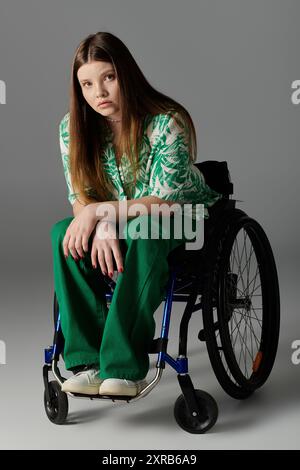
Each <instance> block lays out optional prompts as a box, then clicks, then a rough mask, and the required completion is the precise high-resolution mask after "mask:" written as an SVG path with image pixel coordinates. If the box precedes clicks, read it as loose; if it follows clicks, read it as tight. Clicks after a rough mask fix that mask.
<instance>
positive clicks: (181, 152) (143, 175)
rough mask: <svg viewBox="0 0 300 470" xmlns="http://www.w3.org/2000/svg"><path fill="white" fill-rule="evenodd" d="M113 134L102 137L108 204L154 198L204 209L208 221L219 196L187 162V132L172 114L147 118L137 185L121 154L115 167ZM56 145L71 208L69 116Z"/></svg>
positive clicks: (72, 196)
mask: <svg viewBox="0 0 300 470" xmlns="http://www.w3.org/2000/svg"><path fill="white" fill-rule="evenodd" d="M112 138H113V134H112V132H111V131H108V132H107V134H106V136H105V145H106V147H105V151H104V155H103V156H102V157H101V158H103V169H104V171H105V172H106V174H107V175H108V177H109V178H110V179H111V181H112V182H113V186H114V188H115V189H114V193H113V194H112V195H111V200H122V199H138V198H141V197H144V196H150V195H153V196H157V197H159V198H162V199H165V200H171V201H174V202H180V203H192V204H197V203H198V204H200V203H202V204H203V205H204V213H202V217H203V215H204V217H205V218H208V217H209V214H208V211H207V207H210V206H212V205H213V204H214V203H215V202H216V201H217V200H218V199H220V198H221V194H219V193H217V192H216V191H214V190H213V189H211V188H210V187H209V186H208V185H207V184H206V183H205V179H204V176H203V174H202V173H201V171H200V170H199V169H198V168H197V167H196V166H195V165H193V163H192V162H190V161H189V150H188V142H187V139H186V131H185V130H184V129H183V128H181V127H179V126H178V125H177V124H176V121H175V119H174V117H173V116H171V114H169V113H166V114H157V115H155V116H153V115H147V116H146V119H145V124H144V134H143V141H142V142H143V143H142V150H141V152H140V162H141V164H140V169H139V170H138V173H137V181H136V185H135V186H134V185H133V173H132V171H131V166H130V162H129V160H128V158H127V157H126V154H123V156H122V158H121V161H120V165H119V167H118V166H117V163H116V158H115V153H114V147H113V142H112ZM59 142H60V150H61V157H62V161H63V168H64V174H65V179H66V182H67V187H68V200H69V202H70V203H71V204H73V203H74V202H75V200H76V197H77V193H74V191H73V187H72V183H71V179H70V172H69V154H68V146H69V113H67V114H66V115H65V116H64V117H63V118H62V120H61V122H60V124H59ZM198 216H199V212H197V215H196V211H195V209H194V207H193V210H192V217H193V218H198Z"/></svg>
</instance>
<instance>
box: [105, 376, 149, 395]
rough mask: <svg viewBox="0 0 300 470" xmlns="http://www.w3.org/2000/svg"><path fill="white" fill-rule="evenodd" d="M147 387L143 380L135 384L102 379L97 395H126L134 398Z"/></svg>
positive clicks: (127, 381) (123, 380)
mask: <svg viewBox="0 0 300 470" xmlns="http://www.w3.org/2000/svg"><path fill="white" fill-rule="evenodd" d="M147 385H148V382H147V381H146V380H145V379H143V380H138V381H135V382H133V381H132V380H127V379H103V382H102V384H101V385H100V389H99V395H126V396H130V397H134V396H135V395H137V394H138V393H139V392H140V391H141V390H142V389H143V388H145V387H146V386H147Z"/></svg>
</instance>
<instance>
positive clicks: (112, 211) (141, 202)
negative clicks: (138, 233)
mask: <svg viewBox="0 0 300 470" xmlns="http://www.w3.org/2000/svg"><path fill="white" fill-rule="evenodd" d="M152 204H156V205H159V211H160V213H161V214H162V215H165V216H169V215H170V213H171V211H170V208H169V206H172V205H175V206H174V209H175V210H176V209H178V203H177V204H176V203H175V202H174V201H169V200H165V199H161V198H159V197H157V196H144V197H141V198H138V199H129V200H125V201H106V202H96V203H91V204H89V208H90V210H91V212H92V214H93V216H94V217H95V220H97V221H99V220H101V219H103V218H105V219H106V220H113V221H115V222H118V221H119V220H120V219H124V218H126V219H130V218H134V217H136V216H137V215H147V214H149V215H150V214H151V212H152V210H153V209H154V207H153V208H152ZM135 205H136V208H132V206H135ZM137 205H138V206H137ZM166 206H167V207H166ZM107 209H108V212H106V210H107ZM133 209H134V210H133ZM135 209H136V210H135ZM174 209H172V211H174Z"/></svg>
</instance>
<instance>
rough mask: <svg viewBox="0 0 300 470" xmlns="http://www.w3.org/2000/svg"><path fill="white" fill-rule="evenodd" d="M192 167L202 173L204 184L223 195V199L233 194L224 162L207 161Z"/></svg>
mask: <svg viewBox="0 0 300 470" xmlns="http://www.w3.org/2000/svg"><path fill="white" fill-rule="evenodd" d="M194 165H195V166H196V167H197V168H198V169H199V170H200V171H201V173H203V176H204V178H205V182H206V183H207V184H208V186H209V187H210V188H211V189H214V190H215V191H217V192H218V193H221V194H223V197H224V198H225V199H226V198H228V196H229V194H233V184H232V182H231V178H230V173H229V171H228V166H227V162H226V161H223V162H218V161H216V160H207V161H205V162H200V163H194Z"/></svg>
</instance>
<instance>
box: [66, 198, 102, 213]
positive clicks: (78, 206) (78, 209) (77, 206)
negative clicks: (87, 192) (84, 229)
mask: <svg viewBox="0 0 300 470" xmlns="http://www.w3.org/2000/svg"><path fill="white" fill-rule="evenodd" d="M94 201H95V203H96V202H98V201H96V199H94ZM89 204H94V202H92V203H89ZM87 205H88V204H81V202H79V201H78V200H77V199H76V201H75V202H74V204H72V206H73V214H74V217H76V215H78V214H80V212H81V211H82V210H83V209H84V208H85V207H86V206H87Z"/></svg>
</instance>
